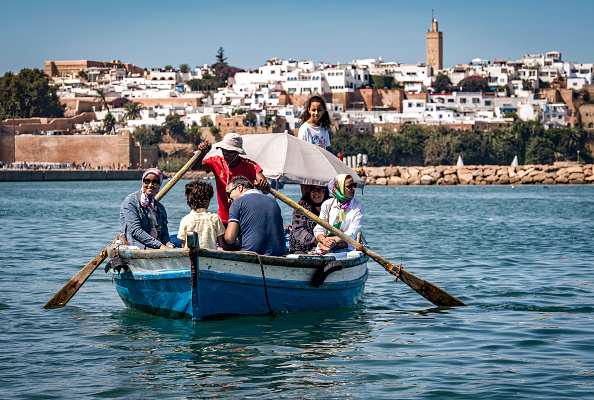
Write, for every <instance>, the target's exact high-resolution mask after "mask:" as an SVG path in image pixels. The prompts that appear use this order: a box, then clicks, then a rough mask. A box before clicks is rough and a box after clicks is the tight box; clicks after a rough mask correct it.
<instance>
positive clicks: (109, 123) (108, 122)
mask: <svg viewBox="0 0 594 400" xmlns="http://www.w3.org/2000/svg"><path fill="white" fill-rule="evenodd" d="M115 125H116V120H115V118H114V117H113V115H112V114H111V113H110V112H109V111H108V112H107V115H106V116H105V118H103V126H104V127H105V130H106V131H107V132H108V133H113V131H114V128H115Z"/></svg>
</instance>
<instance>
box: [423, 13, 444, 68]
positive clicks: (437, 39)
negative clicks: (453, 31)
mask: <svg viewBox="0 0 594 400" xmlns="http://www.w3.org/2000/svg"><path fill="white" fill-rule="evenodd" d="M427 65H430V66H431V67H432V68H433V71H436V70H440V69H443V34H442V33H441V32H440V31H439V30H438V29H437V20H436V19H435V18H432V19H431V30H430V31H428V32H427Z"/></svg>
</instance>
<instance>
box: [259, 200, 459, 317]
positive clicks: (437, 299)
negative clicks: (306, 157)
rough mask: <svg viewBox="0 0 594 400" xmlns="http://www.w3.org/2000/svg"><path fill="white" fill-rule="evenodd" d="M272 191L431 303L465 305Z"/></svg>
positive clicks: (448, 305)
mask: <svg viewBox="0 0 594 400" xmlns="http://www.w3.org/2000/svg"><path fill="white" fill-rule="evenodd" d="M270 192H271V193H272V195H273V196H274V197H276V198H277V199H279V200H280V201H282V202H283V203H285V204H287V205H288V206H290V207H291V208H294V209H295V210H297V212H299V213H300V214H302V215H305V216H306V217H308V218H309V219H311V220H313V221H314V222H316V223H317V224H319V225H321V226H323V227H324V228H325V229H327V230H328V231H329V232H332V233H333V234H334V235H336V236H338V237H339V238H341V239H342V240H344V241H345V242H347V243H348V244H350V245H351V246H353V247H355V248H356V249H358V250H360V251H362V252H363V253H365V254H367V255H368V256H369V257H371V258H373V259H374V260H375V261H377V262H378V264H380V265H381V266H382V267H384V268H385V270H386V271H388V272H389V273H391V274H393V275H396V277H399V278H400V279H402V281H403V282H404V283H406V284H407V285H408V286H410V287H411V288H412V289H413V290H414V291H415V292H417V293H419V294H420V295H421V296H423V297H424V298H426V299H427V300H429V301H430V302H431V303H433V304H435V305H436V306H438V307H455V306H465V305H466V304H464V303H462V302H461V301H460V300H458V299H457V298H455V297H454V296H452V295H451V294H449V293H448V292H446V291H445V290H443V289H440V288H438V287H437V286H435V285H434V284H432V283H430V282H427V281H426V280H424V279H421V278H419V277H418V276H416V275H415V274H411V273H410V272H408V271H407V270H405V269H404V268H402V267H401V266H395V265H393V264H392V263H390V262H389V261H388V260H386V259H385V258H383V257H382V256H380V255H379V254H376V253H374V252H373V251H371V250H369V249H368V248H367V247H363V246H362V245H361V243H358V242H357V241H355V240H354V239H352V238H351V237H349V236H347V235H345V234H344V233H343V232H341V231H340V230H338V229H336V228H335V227H333V226H332V225H330V224H328V223H327V222H326V221H324V220H322V219H321V218H319V217H318V216H316V215H315V214H313V213H311V212H309V211H307V210H306V209H305V208H303V207H301V206H300V205H299V204H297V203H295V202H294V201H293V200H291V199H289V198H288V197H286V196H284V195H282V194H281V193H279V192H278V191H276V190H274V189H270Z"/></svg>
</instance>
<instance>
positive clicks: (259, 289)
mask: <svg viewBox="0 0 594 400" xmlns="http://www.w3.org/2000/svg"><path fill="white" fill-rule="evenodd" d="M366 281H367V273H365V275H364V276H363V277H361V278H359V279H357V280H355V281H351V282H337V283H334V282H333V283H327V284H324V285H322V286H320V287H319V288H314V287H311V286H309V284H308V283H305V282H298V281H281V280H267V281H266V284H267V287H266V291H267V294H268V302H269V303H270V308H271V309H272V310H273V311H274V312H287V311H322V310H331V309H334V308H340V307H347V306H350V305H353V304H356V303H357V302H359V300H360V299H361V296H362V295H363V291H364V289H365V282H366ZM114 282H115V285H116V289H117V291H118V294H119V295H120V297H121V298H122V300H123V301H124V303H125V304H126V306H127V307H129V308H134V309H138V310H141V311H144V312H148V313H151V314H155V315H160V316H163V317H168V318H192V317H194V315H193V311H192V294H191V290H190V271H189V270H187V271H168V272H163V273H160V274H154V273H146V272H145V273H138V272H136V273H131V272H125V273H122V274H119V276H118V277H117V278H115V279H114ZM198 286H199V287H198V292H199V293H200V296H199V297H198V308H199V314H200V315H198V316H197V317H198V319H200V318H203V317H205V316H209V315H218V314H261V313H266V312H269V311H270V310H269V308H268V303H267V301H266V293H265V291H264V286H263V285H262V279H261V278H260V279H257V278H248V277H245V276H242V275H234V274H213V273H209V272H202V271H201V272H200V273H199V279H198Z"/></svg>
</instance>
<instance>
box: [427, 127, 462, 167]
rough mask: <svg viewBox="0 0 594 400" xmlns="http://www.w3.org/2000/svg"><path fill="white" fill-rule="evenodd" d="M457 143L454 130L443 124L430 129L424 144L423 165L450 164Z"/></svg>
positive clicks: (454, 156)
mask: <svg viewBox="0 0 594 400" xmlns="http://www.w3.org/2000/svg"><path fill="white" fill-rule="evenodd" d="M457 145H458V143H457V138H456V135H455V132H454V130H452V129H450V128H447V127H445V126H439V127H436V128H433V129H431V130H430V131H429V134H428V136H427V139H426V140H425V144H424V150H423V155H424V157H425V165H452V164H453V160H454V158H456V159H457V156H456V155H455V154H454V149H455V148H456V147H457Z"/></svg>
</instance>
